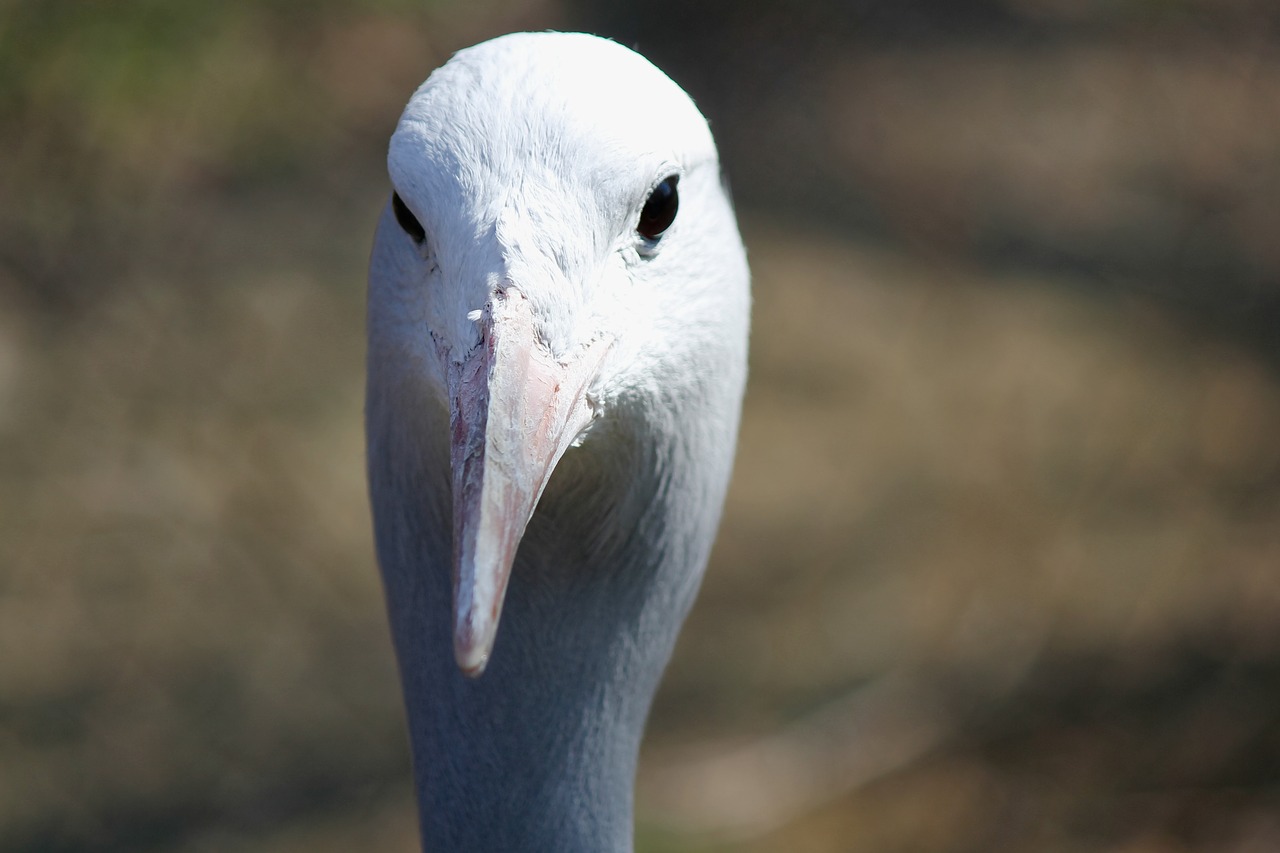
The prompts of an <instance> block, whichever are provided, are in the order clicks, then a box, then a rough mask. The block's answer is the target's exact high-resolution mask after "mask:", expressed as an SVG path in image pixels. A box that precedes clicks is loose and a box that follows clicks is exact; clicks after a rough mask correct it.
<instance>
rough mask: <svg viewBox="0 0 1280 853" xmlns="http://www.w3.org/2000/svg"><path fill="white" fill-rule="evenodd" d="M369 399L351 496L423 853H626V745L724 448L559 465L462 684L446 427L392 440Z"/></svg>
mask: <svg viewBox="0 0 1280 853" xmlns="http://www.w3.org/2000/svg"><path fill="white" fill-rule="evenodd" d="M400 391H401V392H403V391H404V389H403V388H402V389H400ZM409 396H410V397H412V396H414V395H412V394H411V395H409ZM380 399H382V400H385V399H389V398H387V397H379V396H378V394H377V393H376V392H375V393H374V394H371V397H370V408H369V414H368V417H369V474H370V489H371V493H372V503H373V509H374V520H375V531H376V539H377V548H378V556H379V562H380V563H381V565H382V570H383V579H384V583H385V586H386V594H387V603H388V609H389V613H390V616H391V625H392V633H393V637H394V641H395V645H396V650H397V655H398V657H399V662H400V670H401V678H402V682H403V686H404V694H405V702H406V706H407V710H408V716H409V730H410V739H411V742H412V747H413V758H414V775H415V780H416V783H417V789H418V797H419V806H420V815H421V821H422V838H423V846H424V848H425V849H426V850H428V851H434V850H466V851H490V850H492V851H522V850H530V851H532V850H539V851H546V850H556V851H596V853H598V852H599V851H619V850H621V851H626V850H631V849H632V835H633V818H632V800H633V788H634V780H635V772H636V759H637V753H638V749H639V745H640V738H641V735H642V732H643V728H644V722H645V718H646V716H647V714H648V710H649V706H650V703H651V701H652V699H653V694H654V692H655V690H656V688H657V684H658V680H659V678H660V676H661V674H662V670H663V668H664V667H665V666H666V663H667V660H668V659H669V657H670V654H671V649H672V647H673V645H674V643H675V638H676V635H677V633H678V631H679V628H680V625H681V623H682V622H683V620H684V617H685V614H686V613H687V611H688V608H689V606H690V604H691V603H692V600H693V597H694V595H695V593H696V591H697V586H698V583H699V581H700V579H701V574H702V568H703V566H704V565H705V562H706V558H707V552H708V551H709V549H710V543H711V540H712V538H713V536H714V531H715V526H716V523H717V522H718V516H719V508H720V506H721V504H722V500H723V494H724V489H725V487H726V485H727V479H728V472H729V467H730V464H731V452H732V450H731V449H732V446H733V442H732V436H729V440H728V441H724V440H723V437H720V438H721V440H719V441H715V442H710V443H708V442H700V443H699V444H700V445H701V446H696V447H695V446H692V444H691V442H692V441H693V440H694V439H693V438H692V437H690V436H683V435H682V436H673V435H670V434H669V433H668V434H667V435H666V437H665V438H661V437H660V438H659V440H658V441H657V442H656V443H655V442H654V440H653V437H652V436H649V438H648V439H647V443H645V444H641V443H640V442H637V441H632V440H628V438H627V437H624V436H623V435H621V434H612V435H592V436H591V437H590V438H591V440H589V441H588V442H587V444H586V445H584V446H583V447H581V448H575V449H571V450H570V451H569V453H567V454H566V456H565V457H564V459H563V460H562V461H561V463H560V466H558V468H557V470H556V473H555V475H554V476H553V478H552V481H551V483H550V485H549V486H548V489H547V492H546V493H545V494H544V496H543V499H542V502H541V504H540V505H539V508H538V510H537V512H536V513H535V515H534V518H533V520H532V521H531V522H530V524H529V527H528V530H527V531H526V533H525V537H524V539H523V540H522V543H521V546H520V551H519V554H518V557H517V560H516V564H515V567H514V569H513V571H512V574H511V581H510V586H509V587H508V591H507V597H506V603H505V606H504V609H503V613H502V620H501V624H500V628H499V631H498V638H497V643H496V646H495V648H494V652H493V656H492V659H491V661H490V663H489V666H488V669H487V670H486V671H485V673H484V675H483V676H481V677H480V678H479V679H474V680H473V679H468V678H466V677H464V676H462V675H461V674H460V672H459V671H458V669H457V666H456V665H455V663H454V661H453V654H452V648H453V647H452V637H451V632H450V607H451V594H452V593H451V579H450V553H451V548H452V545H451V534H450V526H449V518H450V504H449V500H450V498H449V475H448V449H447V446H446V445H445V444H444V441H443V437H444V436H446V435H447V434H448V430H447V415H445V414H444V412H443V411H441V410H440V409H439V407H438V405H435V406H433V405H432V404H431V403H430V402H429V401H426V400H420V403H421V405H420V406H419V407H410V408H409V409H407V410H414V409H415V408H416V412H417V413H418V417H417V418H413V417H410V418H407V419H404V420H401V421H397V420H395V415H396V414H400V415H403V413H404V412H405V411H406V409H400V410H399V411H398V412H395V413H393V412H391V411H379V400H380ZM397 408H398V407H397ZM387 416H390V417H387ZM441 418H443V419H444V420H443V424H444V425H445V427H446V428H440V425H439V423H440V419H441ZM406 420H407V421H411V422H405V421H406ZM412 421H416V422H412ZM424 421H425V422H424ZM424 436H436V437H440V438H439V440H431V439H424V438H423V437H424ZM709 444H714V445H717V446H709ZM693 460H696V461H697V463H698V464H690V463H691V461H693Z"/></svg>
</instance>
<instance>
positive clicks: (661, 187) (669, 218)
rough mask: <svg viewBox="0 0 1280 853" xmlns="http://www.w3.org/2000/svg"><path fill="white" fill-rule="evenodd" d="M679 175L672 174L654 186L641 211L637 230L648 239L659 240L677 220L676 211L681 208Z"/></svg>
mask: <svg viewBox="0 0 1280 853" xmlns="http://www.w3.org/2000/svg"><path fill="white" fill-rule="evenodd" d="M679 180H680V176H679V175H671V176H670V177H668V178H667V179H666V180H664V181H663V182H662V183H660V184H658V185H657V186H656V187H654V188H653V192H652V193H650V194H649V200H648V201H646V202H645V203H644V210H642V211H640V224H639V225H637V226H636V231H637V232H638V233H639V234H640V236H641V237H644V238H645V239H646V240H657V239H658V238H659V237H661V236H662V235H663V233H664V232H665V231H666V230H667V229H668V228H670V227H671V223H672V222H674V221H675V218H676V211H677V210H679V209H680V196H679V194H678V193H676V183H677V182H679Z"/></svg>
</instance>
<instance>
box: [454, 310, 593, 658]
mask: <svg viewBox="0 0 1280 853" xmlns="http://www.w3.org/2000/svg"><path fill="white" fill-rule="evenodd" d="M480 325H481V337H482V340H481V343H480V345H479V346H478V347H476V348H475V349H473V350H472V351H471V352H470V353H468V354H467V356H466V358H465V359H464V360H463V361H462V363H461V364H457V363H450V368H449V399H450V407H449V408H450V413H449V425H450V427H451V431H452V435H451V447H452V449H451V463H452V469H453V626H454V627H453V652H454V657H455V659H456V660H457V662H458V666H459V668H461V670H462V671H463V673H464V674H466V675H468V676H471V677H473V678H474V677H476V676H478V675H480V674H481V673H482V672H484V668H485V665H486V664H487V663H488V662H489V655H490V653H491V652H492V650H493V641H494V637H495V636H496V635H497V632H498V618H499V616H500V615H501V613H502V601H503V598H504V597H505V596H506V592H507V580H508V578H509V577H510V575H511V564H512V563H513V562H514V561H515V557H516V549H517V548H518V547H519V545H520V538H521V537H522V536H523V535H524V530H525V526H526V525H527V524H528V523H529V519H530V518H531V517H532V516H533V511H534V509H535V508H536V507H537V505H538V499H539V498H540V497H542V491H543V489H545V488H546V485H547V481H548V480H550V479H551V472H552V471H553V470H554V469H555V466H556V463H557V462H559V461H560V457H561V456H563V455H564V452H565V450H567V449H568V448H569V446H570V445H571V444H572V443H573V441H574V439H576V438H577V437H578V435H579V434H580V433H581V432H582V431H583V430H584V429H586V427H587V425H588V424H590V423H591V419H592V417H593V413H592V407H591V405H590V404H589V403H588V402H587V398H586V391H587V387H588V385H589V384H590V383H591V380H592V379H593V378H595V375H596V372H597V370H598V369H599V367H600V362H601V361H602V360H603V358H604V355H605V353H606V352H608V350H609V348H610V345H611V344H610V342H609V341H608V340H604V339H602V340H597V341H595V342H593V343H592V344H590V345H589V346H588V347H586V349H584V350H582V351H580V352H579V353H577V354H576V356H575V357H574V359H573V360H572V361H570V362H568V363H567V364H561V363H559V362H558V361H556V360H555V358H554V357H553V356H552V355H551V352H550V351H549V350H548V349H547V348H546V346H545V345H543V344H542V343H541V342H540V341H539V340H538V337H537V333H536V331H535V330H534V325H533V312H532V310H531V309H530V306H529V301H528V299H526V298H525V296H524V294H522V293H520V292H519V291H518V290H516V289H515V288H508V289H507V290H505V291H504V292H501V293H498V294H496V295H495V296H494V297H493V299H492V300H490V302H489V304H488V305H486V306H485V310H484V312H483V313H482V314H481V318H480Z"/></svg>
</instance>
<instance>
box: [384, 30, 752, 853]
mask: <svg viewBox="0 0 1280 853" xmlns="http://www.w3.org/2000/svg"><path fill="white" fill-rule="evenodd" d="M388 170H389V174H390V178H391V183H392V193H391V195H390V198H389V200H388V202H387V204H386V206H385V207H384V209H383V211H382V213H381V217H380V220H379V222H378V226H377V232H376V235H375V238H374V247H373V252H372V257H371V261H370V270H369V290H368V316H367V323H368V376H367V396H366V410H365V418H366V433H367V465H368V476H369V491H370V503H371V506H372V511H373V520H374V533H375V543H376V549H377V555H378V561H379V565H380V567H381V573H382V579H383V585H384V590H385V595H386V604H387V609H388V615H389V620H390V624H391V632H392V639H393V642H394V646H395V649H396V655H397V659H398V663H399V670H400V676H401V685H402V688H403V693H404V698H405V706H406V710H407V718H408V726H409V736H410V744H411V749H412V755H413V767H414V779H415V784H416V789H417V793H418V802H419V811H420V822H421V831H422V841H423V846H424V848H425V849H427V850H458V851H488V850H494V851H498V850H501V851H522V850H539V851H550V850H555V851H616V850H630V849H632V845H633V839H632V836H633V792H634V783H635V773H636V762H637V755H638V750H639V745H640V741H641V736H642V734H643V729H644V724H645V719H646V717H647V714H648V711H649V707H650V704H651V703H652V699H653V695H654V692H655V691H656V689H657V686H658V682H659V680H660V678H661V675H662V672H663V670H664V669H665V667H666V665H667V662H668V660H669V658H670V656H671V652H672V648H673V646H674V644H675V640H676V636H677V634H678V633H679V630H680V626H681V624H682V623H683V621H684V618H685V616H686V614H687V612H688V610H689V607H690V606H691V604H692V602H693V599H694V597H695V595H696V592H697V589H698V586H699V584H700V582H701V578H702V574H703V571H704V569H705V566H706V562H707V558H708V554H709V552H710V549H711V544H712V540H713V539H714V537H715V531H716V527H717V525H718V523H719V518H720V514H721V511H722V507H723V503H724V497H725V492H726V489H727V486H728V482H729V475H730V469H731V468H732V464H733V455H734V447H735V443H736V438H737V431H738V422H739V416H740V411H741V405H742V396H743V389H744V386H745V382H746V370H747V337H748V324H749V313H750V294H749V272H748V267H747V261H746V255H745V251H744V249H743V245H742V240H741V237H740V236H739V232H738V228H737V224H736V221H735V217H734V213H733V209H732V206H731V204H730V201H729V198H728V194H727V193H726V191H725V189H724V185H723V182H722V177H721V169H720V164H719V157H718V154H717V151H716V147H715V144H714V142H713V140H712V136H711V133H710V130H709V128H708V125H707V122H706V120H705V119H704V118H703V116H702V115H701V114H700V113H699V111H698V110H697V108H696V107H695V106H694V104H693V102H692V101H691V100H690V98H689V97H688V96H687V95H686V94H685V93H684V92H683V91H682V90H681V89H680V88H679V87H678V86H677V85H676V84H675V83H673V82H672V81H671V80H670V79H669V78H668V77H667V76H666V75H664V74H663V73H662V72H661V71H659V70H658V69H657V68H656V67H654V66H653V65H652V64H650V63H649V62H648V61H647V60H646V59H644V58H643V57H641V56H640V55H639V54H637V53H634V52H632V51H631V50H629V49H627V48H625V47H622V46H620V45H618V44H616V43H614V42H611V41H608V40H605V39H602V38H597V37H595V36H589V35H582V34H569V33H520V34H512V35H507V36H502V37H500V38H497V39H494V40H492V41H488V42H484V43H482V44H479V45H477V46H475V47H471V48H468V49H466V50H463V51H460V52H458V53H457V54H455V55H454V56H453V58H451V59H450V60H449V61H448V62H447V63H445V64H444V65H443V66H441V67H440V68H438V69H437V70H436V71H434V72H433V73H432V74H431V76H430V77H429V78H428V79H427V81H426V82H425V83H424V84H423V85H422V86H421V87H420V88H419V89H418V90H417V91H416V92H415V93H414V95H413V96H412V98H411V99H410V100H409V103H408V105H407V106H406V108H405V110H404V113H403V115H402V117H401V118H400V121H399V124H398V126H397V127H396V130H395V132H394V134H393V135H392V137H391V142H390V147H389V152H388Z"/></svg>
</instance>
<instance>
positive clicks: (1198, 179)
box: [0, 0, 1280, 853]
mask: <svg viewBox="0 0 1280 853" xmlns="http://www.w3.org/2000/svg"><path fill="white" fill-rule="evenodd" d="M548 27H552V28H583V29H590V30H594V31H597V32H601V33H603V34H606V35H612V36H615V37H617V38H618V39H619V40H621V41H623V42H624V43H627V44H634V45H637V46H638V47H639V48H640V49H641V50H642V51H644V52H645V53H646V54H647V55H649V56H651V57H652V58H653V59H655V61H657V62H658V64H659V65H661V66H662V67H664V68H666V69H668V70H669V71H670V72H671V73H672V74H673V76H674V77H675V78H676V79H677V80H678V81H679V82H681V83H683V84H684V85H685V86H686V88H688V89H689V90H690V91H691V92H692V93H693V94H694V96H695V97H696V98H697V99H698V101H699V104H700V105H701V106H702V107H703V108H704V111H705V112H707V114H708V115H709V116H710V117H711V119H712V123H713V128H714V129H715V131H716V133H717V135H718V137H719V139H720V142H721V148H722V150H723V152H724V159H725V162H726V166H727V169H728V173H729V178H730V181H731V184H732V186H733V188H734V192H735V197H736V198H737V200H738V203H739V207H740V211H741V214H742V219H743V222H744V226H745V232H746V236H747V240H748V244H749V247H750V251H751V259H752V264H753V268H754V270H755V274H756V293H757V301H756V315H755V327H754V332H753V335H754V336H753V347H754V350H753V375H752V386H751V389H750V394H749V400H748V407H747V412H746V419H745V422H744V427H743V437H742V448H741V453H740V460H739V468H738V475H737V479H736V482H735V485H734V489H733V492H732V495H731V499H730V503H729V507H728V513H727V516H726V519H725V525H724V530H723V533H722V537H721V541H720V543H719V545H718V547H717V551H716V555H715V557H714V559H713V565H712V567H711V569H710V572H709V575H708V579H707V583H706V587H705V590H704V595H703V597H702V600H701V601H700V603H699V605H698V607H697V608H696V609H695V612H694V614H693V616H692V618H691V620H690V623H689V626H688V629H687V632H686V635H685V637H684V638H683V640H682V642H681V645H680V648H679V650H678V653H677V657H676V660H675V661H674V662H673V666H672V669H671V671H670V673H669V677H668V679H667V682H666V684H665V686H664V690H663V692H662V694H661V695H660V697H659V701H658V704H657V707H656V708H655V713H654V718H653V724H652V726H651V731H650V738H649V740H648V742H647V745H646V751H645V760H644V766H643V769H642V773H641V799H640V810H639V819H640V824H641V828H640V845H639V846H640V849H642V850H703V849H707V850H719V849H747V850H761V851H764V850H786V851H792V850H815V851H816V850H832V851H835V850H840V851H847V850H855V851H863V850H865V851H892V850H904V851H905V850H929V851H971V850H972V851H976V850H1015V851H1016V850H1025V851H1056V850H1062V851H1068V850H1071V851H1075V850H1106V851H1127V853H1128V852H1131V851H1193V850H1194V851H1219V850H1223V851H1254V850H1257V851H1262V850H1272V849H1280V818H1278V817H1277V815H1280V771H1278V770H1277V768H1280V687H1278V686H1277V685H1280V627H1278V626H1280V618H1277V615H1278V614H1280V377H1277V369H1278V367H1277V366H1278V365H1280V332H1277V329H1278V328H1280V248H1277V247H1280V15H1278V14H1277V13H1276V11H1275V10H1274V9H1273V8H1272V7H1271V6H1270V5H1269V4H1263V3H1250V2H1245V0H1240V2H1229V3H1227V2H1209V0H1203V1H1202V2H1201V1H1200V0H1182V2H1155V1H1154V0H1152V2H1142V3H1138V2H1134V3H1117V4H1095V3H1085V2H1080V3H1072V2H1046V0H1016V1H1015V0H1008V2H965V3H954V4H953V3H942V2H934V3H914V4H899V3H887V2H869V0H862V2H853V3H836V2H834V0H831V2H827V0H806V2H801V3H791V4H778V5H777V7H776V8H753V6H752V4H733V3H728V2H709V3H704V4H681V3H675V2H668V0H653V2H649V3H646V4H643V5H641V4H605V3H595V2H589V1H588V0H578V2H575V3H571V4H568V5H561V4H558V3H555V2H550V0H547V2H525V3H499V2H496V0H493V2H485V3H450V2H445V0H437V2H435V3H419V2H408V0H383V2H366V3H357V2H354V0H327V2H324V3H298V2H290V0H274V1H273V2H254V3H250V2H229V3H223V4H204V5H199V4H179V3H163V2H145V1H144V0H127V2H118V3H80V4H59V3H44V2H9V3H7V4H5V5H3V6H0V850H4V851H9V850H12V851H90V850H93V851H148V850H156V851H159V850H165V851H170V850H172V851H263V853H266V851H272V853H277V852H278V851H289V850H303V849H305V850H308V851H316V850H321V851H323V850H333V851H345V850H362V849H379V850H409V849H413V845H414V843H415V841H414V839H415V830H414V817H413V811H412V803H411V799H410V795H409V791H408V758H407V753H406V750H405V745H404V739H403V735H402V732H401V725H402V722H401V712H400V708H399V696H398V693H397V690H396V684H395V673H394V663H393V660H392V656H391V650H390V646H389V643H388V642H387V637H386V629H385V625H384V617H383V614H382V604H381V600H380V597H381V592H380V590H379V588H378V584H377V577H376V571H375V569H374V567H373V560H372V550H371V545H370V542H369V535H368V530H367V527H368V519H367V510H366V508H365V503H364V485H363V472H362V465H361V452H362V447H361V432H360V430H361V426H360V407H361V381H362V375H361V374H362V368H363V365H362V355H363V350H362V347H363V343H362V341H363V328H362V321H363V305H362V303H363V276H364V269H363V267H364V263H365V259H366V257H367V251H368V244H369V239H370V237H371V231H372V224H373V221H374V218H375V216H376V213H377V211H378V209H379V208H380V206H381V204H382V203H383V202H384V200H385V195H386V192H387V185H386V179H385V176H384V174H383V167H382V158H383V153H384V150H385V139H386V137H387V135H388V134H389V133H390V131H391V129H392V127H393V126H394V122H395V119H396V117H397V115H398V113H399V109H400V107H401V105H402V104H403V102H404V100H405V99H406V98H407V96H408V94H409V93H410V92H411V91H412V89H413V88H414V87H415V86H416V85H417V84H418V83H419V82H420V81H421V79H422V78H423V77H425V75H426V74H427V73H428V72H429V70H430V69H431V68H433V67H435V66H436V65H438V64H439V63H440V62H442V61H443V60H444V59H445V58H446V57H447V56H448V54H449V53H450V52H451V51H453V50H454V49H457V48H459V47H462V46H465V45H467V44H470V43H473V42H475V41H478V40H480V39H483V38H486V37H489V36H492V35H496V34H498V33H501V32H505V31H509V30H513V29H541V28H548ZM643 107H644V104H643V98H642V97H637V109H643Z"/></svg>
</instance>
